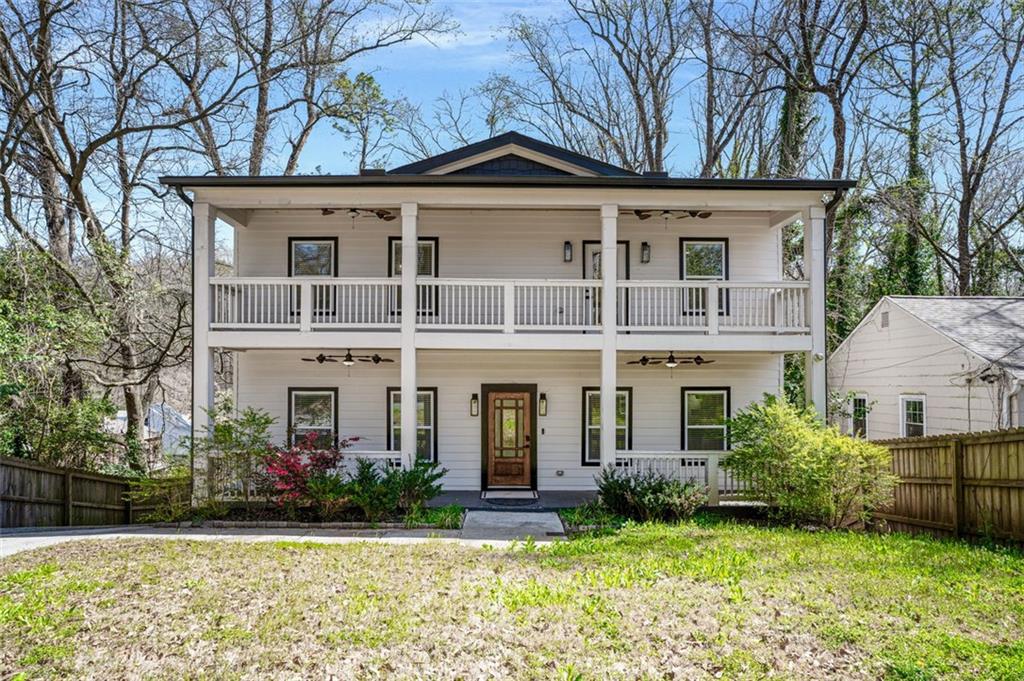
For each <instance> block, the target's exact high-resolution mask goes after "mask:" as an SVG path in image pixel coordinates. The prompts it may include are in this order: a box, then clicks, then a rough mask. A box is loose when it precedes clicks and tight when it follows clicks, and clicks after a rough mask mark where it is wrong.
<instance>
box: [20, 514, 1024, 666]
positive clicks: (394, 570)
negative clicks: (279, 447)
mask: <svg viewBox="0 0 1024 681" xmlns="http://www.w3.org/2000/svg"><path fill="white" fill-rule="evenodd" d="M1022 637H1024V557H1022V556H1021V554H1019V553H1011V552H1005V551H994V550H989V549H985V548H977V547H970V546H966V545H958V544H952V543H942V542H936V541H930V540H926V539H914V538H908V537H903V536H880V535H864V534H848V533H806V532H802V531H795V530H786V529H768V528H755V527H749V526H743V525H736V524H720V523H712V522H710V521H708V522H706V523H700V522H697V523H689V524H684V525H681V526H678V527H669V526H645V527H631V526H627V527H626V528H625V529H623V530H622V531H621V532H620V533H618V534H616V535H611V536H606V537H584V538H579V539H576V540H573V541H570V542H561V543H556V544H554V545H551V546H550V547H545V548H538V547H536V546H534V545H532V544H524V545H520V546H519V547H518V548H516V549H515V550H511V551H507V550H487V549H483V550H481V549H473V548H468V547H462V546H458V545H454V544H450V543H441V542H431V543H427V544H421V545H415V546H396V545H387V544H381V543H360V544H346V545H318V544H304V543H279V544H239V543H229V542H223V543H220V542H218V543H214V542H186V541H160V540H133V541H122V542H117V543H114V542H103V541H81V542H72V543H68V544H64V545H60V546H55V547H51V548H47V549H42V550H38V551H34V552H31V553H26V554H18V555H15V556H14V557H12V558H9V559H6V560H5V561H4V562H3V563H0V640H2V641H3V645H2V646H0V669H2V671H3V672H4V673H3V674H2V676H3V677H5V678H6V677H8V676H10V675H11V674H12V673H14V674H17V673H18V672H24V673H25V676H26V677H35V676H89V677H96V678H125V677H133V678H135V677H145V678H176V679H177V678H210V677H216V678H223V677H228V678H256V677H261V678H262V677H268V678H269V677H273V678H297V677H315V678H324V677H325V676H327V675H328V674H333V675H334V676H335V678H343V679H348V678H360V677H388V678H391V677H399V678H402V677H405V678H408V677H419V678H422V677H430V678H481V677H490V678H508V677H512V678H544V679H548V678H562V679H581V678H610V677H619V678H630V679H632V678H641V677H646V678H665V677H674V678H693V677H701V676H712V675H718V676H719V677H720V678H737V677H751V678H759V677H764V676H769V675H778V676H780V677H785V678H793V677H803V678H823V677H835V678H851V677H858V678H861V677H862V678H876V677H890V678H899V679H929V678H951V677H961V678H1000V679H1019V678H1024V639H1022Z"/></svg>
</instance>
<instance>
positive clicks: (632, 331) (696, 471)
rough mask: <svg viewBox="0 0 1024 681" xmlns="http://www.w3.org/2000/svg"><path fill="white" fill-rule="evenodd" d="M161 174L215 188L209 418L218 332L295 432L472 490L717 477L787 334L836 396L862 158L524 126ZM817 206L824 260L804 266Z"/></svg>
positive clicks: (773, 382)
mask: <svg viewBox="0 0 1024 681" xmlns="http://www.w3.org/2000/svg"><path fill="white" fill-rule="evenodd" d="M162 181H163V182H164V183H165V184H167V185H172V186H175V187H177V188H179V189H180V190H182V191H183V192H189V193H190V194H191V195H192V202H193V205H192V210H193V217H194V239H195V260H194V291H195V294H194V295H195V316H194V319H195V328H194V336H193V338H194V345H195V358H194V367H193V380H194V386H195V390H194V406H193V424H194V426H195V427H197V428H202V427H203V425H204V423H206V422H207V416H206V411H205V410H206V409H207V407H208V406H209V405H210V402H211V400H212V392H213V385H214V382H213V376H212V369H211V367H212V360H211V357H212V355H211V352H212V351H213V349H215V348H220V349H226V350H230V351H233V352H234V353H235V358H236V364H235V371H234V377H235V393H236V397H237V400H236V401H237V405H238V406H239V407H246V406H253V407H259V408H262V409H265V410H267V411H269V412H270V413H271V414H273V415H274V416H276V417H277V418H278V423H277V427H276V431H275V436H276V437H277V438H279V439H280V440H282V441H283V440H285V439H286V438H288V437H295V436H302V435H304V434H306V433H309V432H315V433H319V434H320V435H322V436H323V437H325V438H327V439H332V438H335V437H338V436H342V437H344V436H354V435H357V436H360V437H361V438H362V440H361V441H360V442H359V444H358V451H359V455H360V456H366V457H374V458H379V459H384V460H387V461H389V462H392V463H393V464H394V465H410V464H411V462H412V461H413V460H414V457H416V456H417V455H419V456H423V457H430V458H434V459H436V460H438V461H440V462H441V464H442V465H443V466H444V467H445V468H446V469H447V470H448V474H447V476H446V477H445V479H444V485H445V487H446V488H447V489H451V490H480V489H489V488H509V487H512V488H524V489H534V490H536V489H540V490H563V489H565V490H569V489H577V490H579V489H592V488H593V487H594V475H595V473H597V472H598V471H599V469H600V466H602V465H613V464H616V463H618V464H619V465H621V466H625V467H634V468H636V467H657V468H659V469H661V470H665V471H667V472H669V473H672V474H675V475H680V476H687V477H694V478H697V479H701V480H709V479H710V480H719V473H718V471H717V465H718V458H719V456H720V455H721V452H722V451H723V450H724V449H725V448H726V447H727V438H726V433H725V426H724V419H725V418H726V417H728V416H729V415H730V414H731V413H733V412H735V411H736V410H737V409H739V408H741V407H743V406H745V405H746V404H748V403H750V402H751V401H755V400H758V399H760V398H761V397H762V395H763V394H764V393H766V392H767V393H778V392H780V390H781V386H782V380H783V354H784V353H803V354H804V355H805V357H806V361H807V366H808V369H809V370H808V371H807V376H808V394H809V395H812V396H813V397H814V401H815V403H816V404H817V405H818V407H819V408H823V407H824V402H825V362H824V352H825V321H824V314H825V313H824V294H825V289H824V266H823V265H824V240H823V239H824V236H823V235H824V216H825V212H824V206H823V201H827V200H832V199H833V198H836V197H837V195H838V194H840V193H841V192H842V191H843V190H844V189H845V188H847V187H850V186H852V183H851V182H848V181H844V180H817V181H814V180H799V179H780V180H764V179H758V180H718V179H680V178H670V177H668V176H666V175H665V174H663V173H662V174H645V175H638V174H635V173H632V172H630V171H627V170H624V169H622V168H617V167H615V166H612V165H609V164H607V163H603V162H600V161H596V160H594V159H591V158H588V157H585V156H582V155H580V154H576V153H573V152H571V151H567V150H565V149H561V148H558V147H555V146H552V145H550V144H546V143H544V142H540V141H538V140H534V139H531V138H529V137H525V136H523V135H519V134H516V133H508V134H505V135H501V136H498V137H495V138H492V139H489V140H486V141H483V142H479V143H476V144H472V145H469V146H467V147H464V148H461V149H457V150H455V151H451V152H448V153H445V154H441V155H439V156H436V157H433V158H429V159H425V160H423V161H419V162H416V163H412V164H409V165H406V166H403V167H401V168H395V169H392V170H390V171H388V172H384V171H372V170H371V171H365V172H364V173H363V174H361V175H358V176H349V175H329V176H308V175H306V176H291V177H167V178H162ZM183 196H184V194H183ZM798 220H799V221H802V223H803V228H804V242H805V249H806V253H805V260H806V263H805V267H804V272H805V274H806V276H807V280H805V281H783V253H782V230H783V228H784V227H785V226H786V225H788V224H790V223H792V222H794V221H798ZM217 224H225V225H229V226H230V227H231V228H233V229H234V243H235V261H234V267H235V271H234V272H233V273H232V275H231V276H224V277H214V276H212V273H213V263H212V254H213V238H214V236H213V235H214V228H215V225H217ZM403 263H415V264H416V266H415V267H403V266H402V265H403ZM652 358H655V359H652ZM669 358H671V359H669ZM413 431H415V432H416V437H415V438H403V437H401V433H402V432H413ZM194 467H195V474H196V479H197V481H201V479H202V476H203V474H204V472H205V467H206V462H205V461H202V460H196V461H195V462H194ZM721 480H722V482H721V484H722V485H725V484H727V482H728V481H727V480H726V479H725V476H722V477H721ZM711 488H712V489H711V493H712V495H716V494H717V492H718V489H719V485H712V486H711ZM197 489H198V490H200V493H201V490H202V484H201V482H200V484H198V485H197Z"/></svg>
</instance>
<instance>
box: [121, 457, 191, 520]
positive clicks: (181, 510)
mask: <svg viewBox="0 0 1024 681" xmlns="http://www.w3.org/2000/svg"><path fill="white" fill-rule="evenodd" d="M127 497H128V498H129V499H130V500H131V502H132V504H133V505H135V506H152V507H153V509H152V510H151V511H149V512H147V513H145V514H143V515H141V516H140V517H139V520H140V521H142V522H150V523H153V522H156V523H171V522H178V521H180V520H184V519H185V518H188V517H191V511H192V484H191V475H190V471H189V468H188V466H186V465H177V466H172V467H171V468H170V469H168V470H167V471H165V472H164V473H163V474H162V475H160V476H159V477H152V478H138V479H136V480H133V481H132V482H131V483H130V485H129V488H128V493H127Z"/></svg>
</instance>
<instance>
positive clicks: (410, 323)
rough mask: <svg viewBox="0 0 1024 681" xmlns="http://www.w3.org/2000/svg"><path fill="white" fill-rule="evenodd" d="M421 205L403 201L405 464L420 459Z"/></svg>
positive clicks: (402, 426)
mask: <svg viewBox="0 0 1024 681" xmlns="http://www.w3.org/2000/svg"><path fill="white" fill-rule="evenodd" d="M418 213H419V206H418V205H417V204H415V203H403V204H402V357H401V362H402V364H401V373H402V405H401V408H402V424H401V428H402V465H403V466H404V467H405V468H411V467H412V465H413V464H414V463H415V462H416V392H417V388H416V220H417V215H418Z"/></svg>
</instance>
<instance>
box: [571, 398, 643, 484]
mask: <svg viewBox="0 0 1024 681" xmlns="http://www.w3.org/2000/svg"><path fill="white" fill-rule="evenodd" d="M632 426H633V389H632V388H619V389H617V390H616V391H615V449H617V450H622V449H631V448H632V446H633V445H632ZM600 463H601V389H600V388H584V389H583V465H584V466H595V465H599V464H600Z"/></svg>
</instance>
